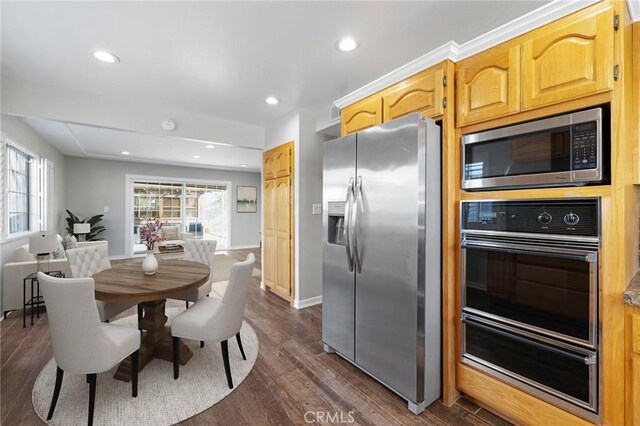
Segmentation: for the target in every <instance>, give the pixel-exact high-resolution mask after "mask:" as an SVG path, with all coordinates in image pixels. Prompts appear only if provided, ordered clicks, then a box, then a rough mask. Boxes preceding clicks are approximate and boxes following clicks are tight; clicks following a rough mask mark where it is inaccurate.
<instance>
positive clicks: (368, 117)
mask: <svg viewBox="0 0 640 426" xmlns="http://www.w3.org/2000/svg"><path fill="white" fill-rule="evenodd" d="M341 116H342V123H341V132H342V136H345V135H348V134H349V133H353V132H357V131H359V130H364V129H367V128H369V127H374V126H377V125H378V124H382V97H380V96H376V95H374V96H373V97H372V98H371V99H365V100H363V101H360V102H357V103H355V104H353V105H349V106H348V107H346V108H344V109H343V110H342V111H341Z"/></svg>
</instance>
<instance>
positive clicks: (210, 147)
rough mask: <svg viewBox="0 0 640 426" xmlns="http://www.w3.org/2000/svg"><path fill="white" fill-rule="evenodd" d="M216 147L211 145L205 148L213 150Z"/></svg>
mask: <svg viewBox="0 0 640 426" xmlns="http://www.w3.org/2000/svg"><path fill="white" fill-rule="evenodd" d="M215 147H216V146H215V145H211V144H209V145H206V146H205V148H209V149H213V148H215Z"/></svg>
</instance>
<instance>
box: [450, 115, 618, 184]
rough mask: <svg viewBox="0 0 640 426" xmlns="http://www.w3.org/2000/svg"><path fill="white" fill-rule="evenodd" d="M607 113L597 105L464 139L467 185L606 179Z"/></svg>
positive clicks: (463, 148)
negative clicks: (605, 133)
mask: <svg viewBox="0 0 640 426" xmlns="http://www.w3.org/2000/svg"><path fill="white" fill-rule="evenodd" d="M602 119H603V112H602V108H593V109H589V110H585V111H579V112H574V113H571V114H565V115H560V116H557V117H551V118H546V119H542V120H536V121H531V122H528V123H523V124H517V125H514V126H509V127H502V128H499V129H494V130H488V131H485V132H480V133H473V134H467V135H464V136H463V137H462V189H466V190H483V189H498V188H516V187H546V186H573V185H585V184H593V183H603V180H604V177H605V176H604V168H603V141H602V140H603V136H602V135H603V124H602V123H603V120H602Z"/></svg>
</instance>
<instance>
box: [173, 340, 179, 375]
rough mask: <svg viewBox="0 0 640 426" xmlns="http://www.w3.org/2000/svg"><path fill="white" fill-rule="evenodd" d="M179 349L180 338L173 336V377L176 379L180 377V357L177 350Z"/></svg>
mask: <svg viewBox="0 0 640 426" xmlns="http://www.w3.org/2000/svg"><path fill="white" fill-rule="evenodd" d="M179 349H180V338H179V337H174V338H173V379H174V380H177V379H178V377H180V359H179V356H178V352H179Z"/></svg>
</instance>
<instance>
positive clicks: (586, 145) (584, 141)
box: [571, 121, 598, 170]
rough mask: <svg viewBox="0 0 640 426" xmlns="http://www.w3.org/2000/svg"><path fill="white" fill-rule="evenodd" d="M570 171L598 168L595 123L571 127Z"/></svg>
mask: <svg viewBox="0 0 640 426" xmlns="http://www.w3.org/2000/svg"><path fill="white" fill-rule="evenodd" d="M571 150H572V152H571V158H572V160H573V164H572V166H571V169H572V170H585V169H595V168H596V167H598V126H597V124H596V122H595V121H590V122H588V123H581V124H574V125H573V126H571Z"/></svg>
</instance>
